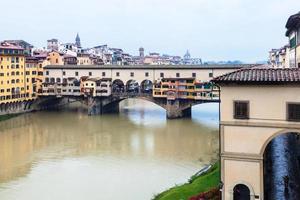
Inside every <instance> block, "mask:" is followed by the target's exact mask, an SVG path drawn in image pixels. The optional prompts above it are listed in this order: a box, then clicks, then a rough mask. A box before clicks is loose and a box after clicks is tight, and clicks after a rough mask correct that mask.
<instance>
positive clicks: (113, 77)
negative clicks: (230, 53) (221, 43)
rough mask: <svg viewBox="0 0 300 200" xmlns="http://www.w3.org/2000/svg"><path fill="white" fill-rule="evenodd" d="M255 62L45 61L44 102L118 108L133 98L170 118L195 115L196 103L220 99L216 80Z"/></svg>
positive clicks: (91, 110) (97, 109) (103, 109)
mask: <svg viewBox="0 0 300 200" xmlns="http://www.w3.org/2000/svg"><path fill="white" fill-rule="evenodd" d="M252 66H254V65H199V66H187V65H181V66H180V65H179V66H178V65H176V66H174V65H173V66H172V65H159V66H152V65H148V66H144V65H143V66H141V65H134V66H111V65H104V66H96V65H91V66H85V65H51V66H46V67H44V80H43V86H42V89H41V91H40V92H39V93H40V95H39V96H40V101H39V103H40V105H41V106H42V107H48V106H49V105H50V106H52V105H57V104H58V105H59V104H63V103H64V102H70V101H72V100H75V101H78V100H79V101H82V102H84V103H85V104H86V105H88V114H89V115H96V114H103V113H107V112H117V111H118V110H119V106H118V105H119V102H120V101H122V100H124V99H127V98H141V99H144V100H148V101H151V102H153V103H155V104H157V105H159V106H161V107H163V108H164V109H165V110H166V113H167V117H168V118H180V117H188V116H191V107H192V106H193V105H197V104H201V103H209V102H218V101H219V90H218V88H216V87H215V86H214V85H212V84H211V83H210V80H211V79H212V78H214V77H216V76H220V75H223V74H226V73H229V72H232V71H235V70H238V69H240V68H245V67H252Z"/></svg>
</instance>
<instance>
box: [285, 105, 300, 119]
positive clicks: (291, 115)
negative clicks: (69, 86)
mask: <svg viewBox="0 0 300 200" xmlns="http://www.w3.org/2000/svg"><path fill="white" fill-rule="evenodd" d="M287 118H288V119H287V120H288V121H300V103H289V104H288V105H287Z"/></svg>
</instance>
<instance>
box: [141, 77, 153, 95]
mask: <svg viewBox="0 0 300 200" xmlns="http://www.w3.org/2000/svg"><path fill="white" fill-rule="evenodd" d="M152 88H153V83H152V81H150V80H148V79H146V80H143V81H142V82H141V92H142V93H146V94H151V93H152Z"/></svg>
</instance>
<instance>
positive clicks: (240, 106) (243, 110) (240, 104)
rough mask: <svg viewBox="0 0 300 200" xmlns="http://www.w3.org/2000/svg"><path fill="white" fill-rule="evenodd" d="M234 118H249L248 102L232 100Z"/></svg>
mask: <svg viewBox="0 0 300 200" xmlns="http://www.w3.org/2000/svg"><path fill="white" fill-rule="evenodd" d="M234 118H235V119H249V102H248V101H234Z"/></svg>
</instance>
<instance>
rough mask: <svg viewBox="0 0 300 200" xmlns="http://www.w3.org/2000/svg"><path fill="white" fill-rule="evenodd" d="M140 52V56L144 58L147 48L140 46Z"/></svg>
mask: <svg viewBox="0 0 300 200" xmlns="http://www.w3.org/2000/svg"><path fill="white" fill-rule="evenodd" d="M139 52H140V57H141V58H144V56H145V54H144V52H145V50H144V48H143V47H141V48H139Z"/></svg>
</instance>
